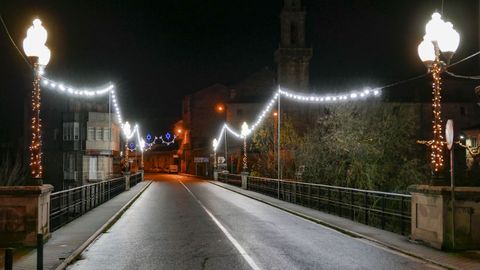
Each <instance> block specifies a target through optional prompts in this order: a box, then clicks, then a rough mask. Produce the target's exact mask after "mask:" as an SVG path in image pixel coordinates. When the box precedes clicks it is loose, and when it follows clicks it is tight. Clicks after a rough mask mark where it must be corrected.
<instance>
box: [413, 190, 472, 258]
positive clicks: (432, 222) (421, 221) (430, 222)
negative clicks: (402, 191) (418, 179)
mask: <svg viewBox="0 0 480 270" xmlns="http://www.w3.org/2000/svg"><path fill="white" fill-rule="evenodd" d="M409 192H410V193H411V194H412V234H411V238H412V239H413V240H416V241H421V242H424V243H426V244H428V245H430V246H432V247H435V248H438V249H443V250H451V249H456V250H465V249H480V187H456V188H455V208H454V209H455V211H454V216H453V214H452V200H451V196H452V193H451V188H450V187H449V186H429V185H415V186H411V187H409ZM452 218H453V220H452ZM453 224H454V225H453ZM453 226H454V228H455V230H454V241H455V242H453V236H452V231H453V230H452V228H453Z"/></svg>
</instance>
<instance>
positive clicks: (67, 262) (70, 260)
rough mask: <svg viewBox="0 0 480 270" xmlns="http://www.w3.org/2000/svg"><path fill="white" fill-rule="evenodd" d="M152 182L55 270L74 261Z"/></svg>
mask: <svg viewBox="0 0 480 270" xmlns="http://www.w3.org/2000/svg"><path fill="white" fill-rule="evenodd" d="M150 184H152V181H149V183H148V184H146V185H145V186H144V187H143V188H142V190H140V191H139V192H138V193H137V194H136V195H135V196H133V198H131V199H130V200H129V201H128V202H127V203H126V204H125V205H124V206H122V208H120V210H118V211H117V212H116V213H115V214H114V215H113V216H112V217H111V218H110V219H109V220H107V222H105V224H103V225H102V227H100V228H99V229H98V230H97V231H96V232H95V233H94V234H93V235H92V236H90V237H89V238H88V239H87V240H86V241H85V242H84V243H83V244H81V245H80V246H79V247H78V248H77V249H75V250H74V251H73V252H72V253H71V254H70V255H69V256H68V257H67V258H65V260H63V262H62V263H61V264H60V265H59V266H57V267H56V268H55V270H63V269H66V267H67V266H68V265H69V264H70V263H72V262H73V261H74V260H75V259H76V258H77V257H78V256H79V255H80V254H81V253H82V252H83V251H84V250H85V249H86V248H87V247H88V246H89V245H90V244H91V243H92V242H93V241H95V239H97V237H98V236H99V235H100V234H102V233H103V232H104V230H105V229H106V228H108V227H110V226H111V225H113V224H114V223H115V222H116V221H117V220H118V218H119V217H121V216H122V215H123V213H124V212H125V211H126V210H127V209H128V208H129V207H130V206H131V205H132V204H133V203H134V202H135V201H136V200H137V199H138V197H140V195H142V193H143V192H144V191H145V190H146V189H147V188H148V187H149V186H150Z"/></svg>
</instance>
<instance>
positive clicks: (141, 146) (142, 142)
mask: <svg viewBox="0 0 480 270" xmlns="http://www.w3.org/2000/svg"><path fill="white" fill-rule="evenodd" d="M138 145H139V146H140V150H141V151H143V148H145V141H144V140H143V138H141V139H140V142H139V144H138Z"/></svg>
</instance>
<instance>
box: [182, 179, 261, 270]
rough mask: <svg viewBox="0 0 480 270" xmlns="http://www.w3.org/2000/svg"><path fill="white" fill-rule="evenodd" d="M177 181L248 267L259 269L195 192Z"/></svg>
mask: <svg viewBox="0 0 480 270" xmlns="http://www.w3.org/2000/svg"><path fill="white" fill-rule="evenodd" d="M178 182H180V184H182V186H183V187H184V188H185V189H186V190H187V191H188V193H190V195H192V197H193V198H194V199H195V200H196V201H197V203H198V204H199V205H200V206H201V207H202V208H203V210H205V212H207V214H208V215H209V216H210V218H211V219H212V220H213V222H215V224H217V226H218V227H219V228H220V230H222V232H223V233H224V234H225V236H226V237H227V238H228V240H230V242H232V244H233V245H234V246H235V248H236V249H237V250H238V252H240V254H241V255H242V256H243V258H244V259H245V260H246V261H247V262H248V264H249V265H250V267H252V269H254V270H260V269H261V268H260V267H258V265H257V264H256V263H255V261H253V259H252V257H250V256H249V255H248V254H247V252H246V251H245V249H244V248H243V247H242V246H241V245H240V244H239V243H238V241H237V240H236V239H235V238H233V236H232V235H231V234H230V233H229V232H228V231H227V229H225V227H224V226H223V225H222V223H220V221H218V219H217V218H216V217H215V216H214V215H213V214H212V212H210V210H208V209H207V207H205V205H203V203H202V202H201V201H200V200H199V199H198V198H197V196H195V194H193V193H192V191H190V189H189V188H188V187H187V186H186V185H185V184H184V183H183V182H182V181H181V180H178Z"/></svg>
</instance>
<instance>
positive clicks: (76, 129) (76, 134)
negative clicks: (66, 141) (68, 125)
mask: <svg viewBox="0 0 480 270" xmlns="http://www.w3.org/2000/svg"><path fill="white" fill-rule="evenodd" d="M79 133H80V127H79V125H78V122H75V123H73V140H74V141H78V139H79V137H80V134H79Z"/></svg>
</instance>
